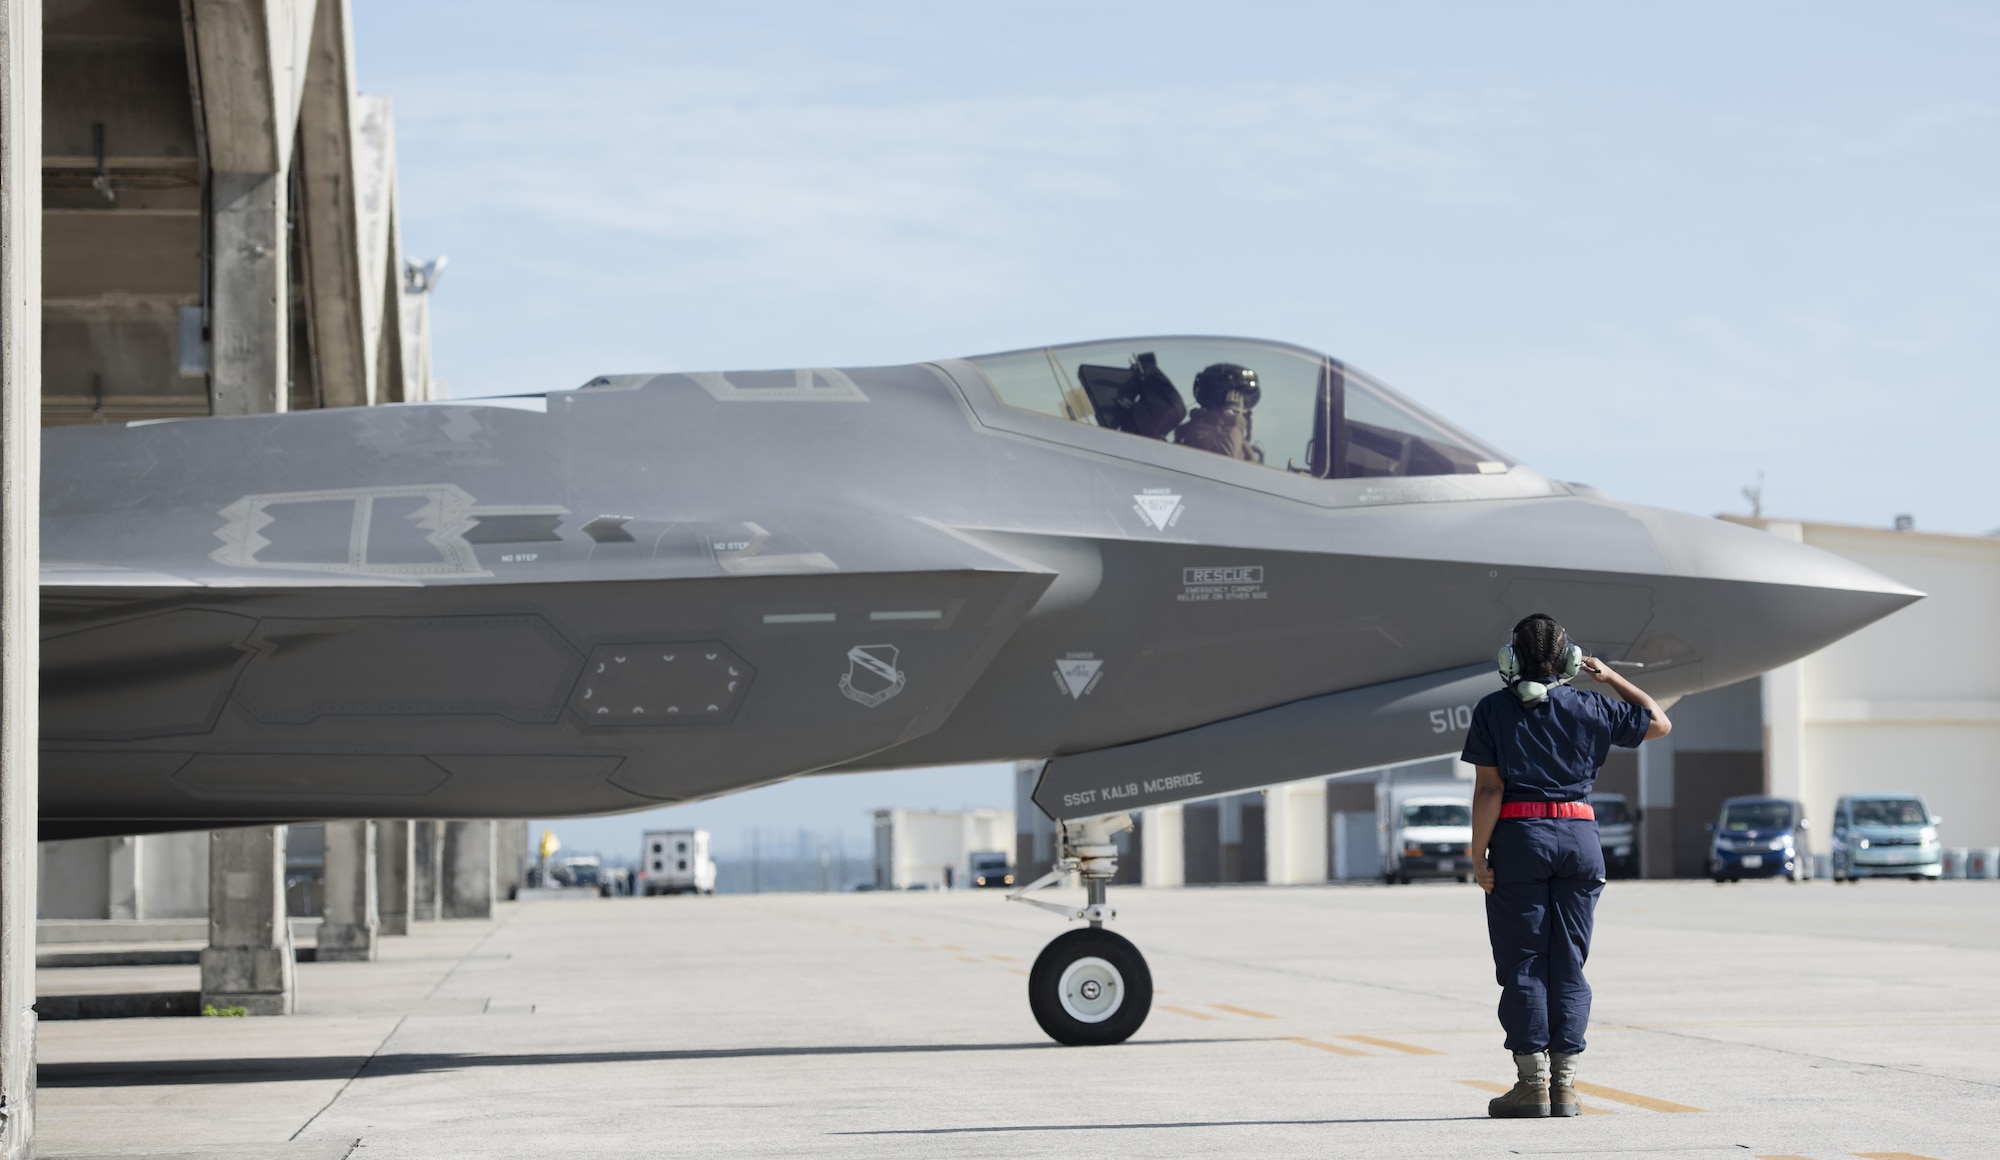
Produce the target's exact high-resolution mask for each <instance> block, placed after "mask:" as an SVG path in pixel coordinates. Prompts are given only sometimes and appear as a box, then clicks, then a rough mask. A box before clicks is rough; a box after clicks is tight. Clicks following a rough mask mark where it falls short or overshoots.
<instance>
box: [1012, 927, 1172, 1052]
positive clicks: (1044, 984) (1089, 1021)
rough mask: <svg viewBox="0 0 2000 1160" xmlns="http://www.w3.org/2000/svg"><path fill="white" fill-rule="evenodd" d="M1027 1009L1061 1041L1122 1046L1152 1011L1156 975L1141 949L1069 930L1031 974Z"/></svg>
mask: <svg viewBox="0 0 2000 1160" xmlns="http://www.w3.org/2000/svg"><path fill="white" fill-rule="evenodd" d="M1028 1007H1029V1009H1031V1010H1032V1011H1034V1013H1035V1022H1037V1023H1039V1024H1041V1026H1042V1030H1043V1031H1046V1032H1048V1035H1049V1038H1050V1039H1053V1040H1055V1041H1056V1042H1057V1043H1061V1044H1063V1045H1065V1046H1068V1047H1098V1046H1103V1045H1106V1044H1112V1043H1123V1042H1125V1041H1126V1040H1127V1039H1129V1038H1131V1037H1132V1033H1133V1032H1134V1031H1137V1030H1139V1027H1140V1025H1141V1024H1143V1023H1145V1022H1146V1016H1147V1014H1148V1013H1149V1012H1151V1011H1152V1009H1153V973H1152V972H1151V971H1150V970H1147V969H1146V960H1145V958H1144V957H1143V956H1142V955H1140V954H1139V948H1138V947H1135V946H1133V945H1132V944H1131V943H1130V942H1128V941H1127V940H1125V939H1124V938H1121V937H1120V936H1118V935H1115V934H1112V933H1111V932H1110V931H1108V930H1105V929H1103V928H1101V927H1083V928H1080V929H1077V930H1072V931H1065V932H1064V933H1063V934H1061V935H1058V936H1057V937H1056V940H1055V941H1054V942H1051V943H1050V944H1049V945H1048V946H1046V947H1043V948H1042V953H1041V955H1040V956H1038V957H1037V958H1036V959H1035V967H1034V969H1033V970H1032V971H1030V972H1028Z"/></svg>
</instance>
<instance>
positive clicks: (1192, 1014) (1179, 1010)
mask: <svg viewBox="0 0 2000 1160" xmlns="http://www.w3.org/2000/svg"><path fill="white" fill-rule="evenodd" d="M1159 1006H1160V1010H1162V1011H1172V1012H1173V1013H1174V1014H1176V1015H1185V1016H1187V1017H1188V1018H1190V1019H1206V1020H1209V1021H1210V1022H1214V1021H1215V1019H1216V1018H1217V1016H1214V1015H1210V1014H1209V1013H1208V1012H1206V1011H1190V1010H1188V1009H1187V1008H1186V1007H1174V1006H1170V1005H1168V1004H1166V1003H1162V1004H1160V1005H1159Z"/></svg>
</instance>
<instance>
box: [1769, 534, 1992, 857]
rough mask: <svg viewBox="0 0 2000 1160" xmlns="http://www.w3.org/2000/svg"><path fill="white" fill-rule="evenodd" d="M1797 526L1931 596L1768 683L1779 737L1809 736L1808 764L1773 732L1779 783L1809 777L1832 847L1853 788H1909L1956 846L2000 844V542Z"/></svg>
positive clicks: (1819, 829) (1804, 788) (1806, 794)
mask: <svg viewBox="0 0 2000 1160" xmlns="http://www.w3.org/2000/svg"><path fill="white" fill-rule="evenodd" d="M1793 526H1794V527H1797V528H1799V530H1800V532H1799V534H1800V535H1801V538H1803V540H1804V541H1805V542H1806V543H1807V544H1811V545H1813V546H1814V547H1818V548H1824V549H1826V550H1827V551H1830V552H1836V553H1838V554H1840V555H1842V556H1845V557H1847V558H1848V559H1851V560H1854V561H1856V562H1858V563H1861V564H1865V565H1867V566H1868V567H1870V568H1873V569H1875V570H1876V571H1878V572H1880V573H1882V574H1883V575H1885V576H1889V577H1891V578H1893V579H1896V580H1900V581H1902V582H1903V583H1905V584H1908V585H1910V586H1912V587H1914V588H1917V589H1919V590H1921V591H1922V592H1924V593H1925V594H1926V598H1925V599H1923V600H1920V601H1918V602H1917V603H1916V604H1913V605H1911V606H1910V607H1908V608H1905V609H1903V610H1901V611H1899V612H1897V613H1895V614H1894V615H1891V616H1889V617H1887V618H1886V619H1884V620H1882V621H1879V622H1877V623H1876V624H1873V625H1870V626H1869V627H1867V628H1864V629H1862V630H1861V631H1860V632H1857V633H1855V634H1854V635H1853V636H1850V637H1848V638H1846V639H1845V640H1842V641H1839V642H1837V643H1835V644H1833V645H1830V646H1829V647H1827V648H1825V649H1822V650H1820V651H1819V652H1817V653H1815V654H1813V655H1812V656H1810V657H1807V658H1806V659H1805V660H1803V661H1801V662H1799V664H1797V665H1795V666H1787V667H1786V670H1781V671H1780V672H1779V673H1778V674H1774V675H1773V677H1767V678H1766V681H1767V683H1768V682H1770V681H1772V680H1773V679H1774V678H1775V679H1776V680H1778V681H1780V682H1781V683H1782V684H1783V685H1784V686H1786V687H1784V688H1781V689H1778V690H1776V691H1777V692H1779V693H1780V694H1782V695H1778V696H1769V695H1767V697H1766V699H1765V705H1766V713H1767V717H1766V722H1765V725H1766V735H1767V738H1769V739H1776V740H1779V741H1783V740H1786V739H1789V738H1794V737H1795V738H1796V739H1797V742H1796V744H1797V759H1796V768H1795V769H1794V768H1792V763H1791V762H1789V761H1787V760H1785V754H1784V753H1783V748H1784V747H1783V745H1782V744H1780V745H1776V746H1771V745H1770V741H1769V740H1767V746H1770V747H1769V748H1768V749H1767V752H1768V753H1769V755H1770V758H1771V767H1770V779H1771V784H1770V787H1769V789H1770V792H1773V793H1786V792H1788V791H1791V790H1792V786H1793V784H1794V783H1795V784H1796V787H1797V788H1796V793H1797V795H1798V796H1799V798H1800V799H1801V800H1803V801H1804V803H1805V807H1806V815H1807V817H1809V818H1811V819H1813V822H1814V825H1815V831H1814V838H1813V844H1814V847H1815V848H1816V849H1820V850H1824V849H1825V848H1826V827H1827V826H1828V824H1829V822H1830V820H1831V818H1832V815H1833V804H1834V802H1835V800H1837V799H1838V798H1839V797H1840V796H1841V795H1842V794H1850V793H1872V792H1883V791H1899V790H1908V791H1913V792H1916V793H1919V794H1922V795H1923V797H1924V800H1925V801H1926V802H1927V803H1928V804H1929V805H1930V808H1931V810H1932V812H1933V813H1936V814H1939V815H1941V816H1942V817H1943V818H1944V820H1945V821H1944V825H1943V826H1942V827H1940V829H1941V836H1942V838H1943V840H1944V844H1945V845H1946V846H2000V537H1993V536H1954V535H1941V534H1936V533H1929V532H1921V531H1905V532H1897V531H1891V530H1889V529H1885V528H1859V527H1849V526H1844V525H1835V524H1812V523H1807V524H1803V525H1793ZM1773 530H1774V531H1776V530H1778V529H1777V528H1773ZM1790 670H1796V672H1795V673H1794V672H1792V671H1790ZM1792 686H1795V691H1794V689H1793V687H1792Z"/></svg>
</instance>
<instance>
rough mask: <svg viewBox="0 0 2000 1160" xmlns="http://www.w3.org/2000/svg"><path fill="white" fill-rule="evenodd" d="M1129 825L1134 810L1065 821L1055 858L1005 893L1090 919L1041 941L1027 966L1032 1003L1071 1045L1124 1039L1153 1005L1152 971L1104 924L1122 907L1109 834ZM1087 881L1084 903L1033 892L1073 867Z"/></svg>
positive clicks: (1053, 1032)
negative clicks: (1116, 900)
mask: <svg viewBox="0 0 2000 1160" xmlns="http://www.w3.org/2000/svg"><path fill="white" fill-rule="evenodd" d="M1131 828H1132V818H1131V816H1130V815H1129V814H1109V815H1106V816H1104V817H1099V818H1086V819H1084V820H1082V821H1075V822H1064V823H1062V829H1061V848H1060V849H1059V850H1058V851H1057V853H1058V857H1057V858H1056V864H1055V865H1054V866H1053V867H1051V868H1050V870H1049V872H1048V873H1047V874H1044V875H1042V876H1041V877H1040V878H1037V879H1035V880H1034V881H1033V882H1030V883H1028V884H1026V885H1025V886H1022V887H1021V888H1020V889H1018V890H1015V891H1014V892H1013V893H1012V894H1009V895H1008V896H1007V897H1008V898H1010V899H1012V900H1013V901H1016V902H1025V903H1027V904H1028V905H1030V906H1039V907H1041V908H1042V909H1043V910H1047V911H1052V912H1054V913H1056V914H1060V915H1062V916H1063V917H1064V918H1066V919H1069V920H1070V921H1072V922H1074V921H1075V920H1077V919H1079V918H1081V919H1085V920H1087V921H1088V922H1089V923H1090V925H1089V926H1087V927H1083V928H1081V929H1078V930H1072V931H1066V932H1064V933H1063V934H1060V935H1058V936H1056V939H1055V941H1053V942H1051V943H1049V945H1048V946H1046V947H1043V948H1042V953H1041V954H1040V955H1039V956H1038V957H1036V959H1035V966H1034V969H1033V970H1031V971H1029V972H1028V1007H1029V1009H1030V1010H1032V1011H1033V1012H1034V1013H1035V1022H1036V1023H1039V1024H1041V1027H1042V1030H1043V1031H1046V1032H1048V1035H1049V1038H1051V1039H1053V1040H1055V1041H1056V1042H1057V1043H1061V1044H1065V1045H1068V1046H1071V1047H1086V1046H1096V1045H1102V1044H1111V1043H1123V1042H1124V1041H1125V1040H1127V1039H1129V1038H1131V1036H1132V1033H1133V1032H1135V1031H1137V1030H1139V1027H1140V1025H1141V1024H1143V1023H1145V1022H1146V1016H1147V1014H1148V1013H1150V1012H1151V1011H1152V1009H1153V974H1152V972H1151V971H1150V970H1148V969H1147V967H1146V959H1145V957H1144V956H1143V955H1141V954H1140V953H1139V948H1138V947H1135V946H1133V945H1132V944H1131V943H1130V942H1129V941H1127V940H1126V939H1124V938H1122V937H1120V936H1118V935H1115V934H1113V933H1111V932H1110V931H1108V930H1105V929H1104V923H1105V922H1106V920H1108V919H1111V918H1114V917H1116V915H1117V912H1116V911H1114V910H1112V909H1111V907H1110V906H1108V905H1106V903H1105V901H1104V896H1105V892H1106V889H1107V888H1108V887H1109V886H1110V885H1111V879H1112V877H1113V876H1114V875H1116V874H1117V873H1118V847H1117V846H1115V845H1113V844H1112V841H1111V839H1112V836H1113V835H1114V834H1119V833H1122V832H1124V831H1126V830H1129V829H1131ZM1072 873H1074V874H1076V875H1077V876H1078V877H1080V878H1081V879H1082V880H1083V889H1084V905H1082V906H1080V907H1077V906H1065V905H1063V904H1061V903H1058V902H1044V901H1042V900H1041V899H1038V898H1029V897H1027V895H1028V894H1029V892H1031V891H1035V890H1040V889H1041V888H1043V887H1045V886H1051V885H1053V884H1055V883H1057V882H1059V881H1061V880H1062V879H1063V878H1065V877H1067V876H1068V875H1070V874H1072Z"/></svg>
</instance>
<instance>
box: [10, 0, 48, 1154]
mask: <svg viewBox="0 0 2000 1160" xmlns="http://www.w3.org/2000/svg"><path fill="white" fill-rule="evenodd" d="M41 93H42V5H41V3H40V2H39V0H0V1114H4V1116H5V1119H4V1120H0V1156H4V1157H6V1160H15V1158H16V1157H27V1156H32V1155H33V1154H34V1148H35V871H36V869H37V866H38V863H39V861H40V859H39V858H38V856H37V851H36V848H35V825H36V812H37V810H38V808H39V786H38V785H37V783H36V778H37V777H38V774H37V771H36V738H35V731H36V710H37V687H38V681H39V677H40V665H41V659H40V647H39V643H38V642H39V640H40V632H39V629H38V623H39V609H40V599H41V592H40V586H39V578H38V571H39V568H38V564H37V556H38V555H39V551H40V546H39V543H40V531H41V523H40V519H41V515H40V509H41V478H42V468H41V454H42V443H41V395H42V348H41V335H42V109H41Z"/></svg>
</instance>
